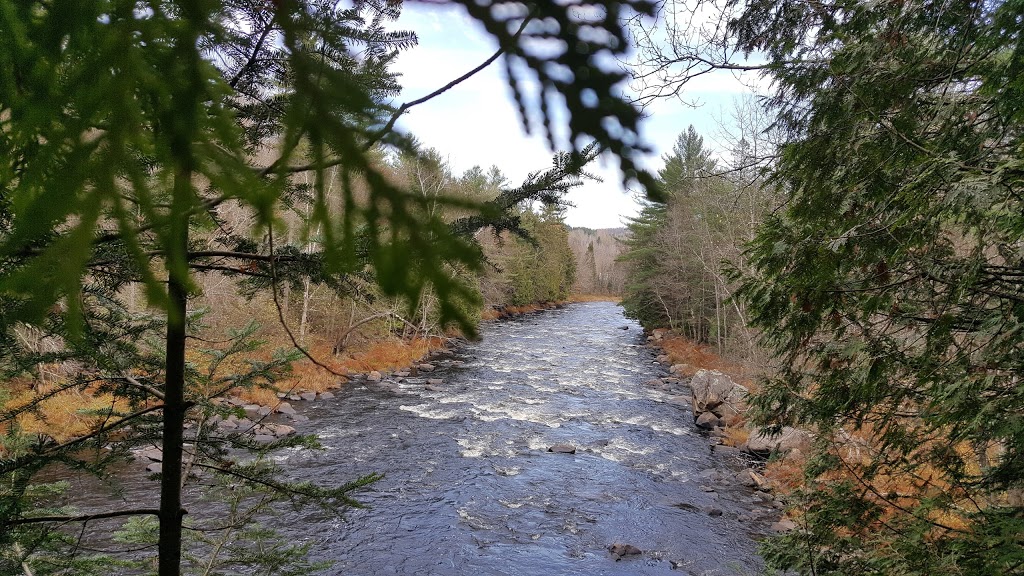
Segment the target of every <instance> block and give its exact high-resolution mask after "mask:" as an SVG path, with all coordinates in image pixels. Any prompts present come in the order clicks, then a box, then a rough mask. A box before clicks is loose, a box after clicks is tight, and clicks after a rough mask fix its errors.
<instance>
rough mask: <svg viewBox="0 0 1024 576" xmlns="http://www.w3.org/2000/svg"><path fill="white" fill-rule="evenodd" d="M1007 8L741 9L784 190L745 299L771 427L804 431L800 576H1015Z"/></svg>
mask: <svg viewBox="0 0 1024 576" xmlns="http://www.w3.org/2000/svg"><path fill="white" fill-rule="evenodd" d="M1022 8H1024V6H1022V4H1021V3H1020V2H1014V1H1008V2H981V1H977V2H953V3H951V2H924V1H917V0H911V1H900V2H883V3H862V2H833V3H826V4H820V3H814V2H799V1H783V2H776V1H771V2H768V1H753V2H750V3H748V4H747V5H746V6H745V7H744V8H743V10H742V14H740V15H739V16H738V17H737V18H735V19H734V20H733V21H732V23H731V24H730V30H731V32H732V33H733V34H734V38H735V40H736V41H737V42H738V45H739V46H740V47H741V48H742V49H743V50H745V51H747V52H748V53H749V52H758V53H759V54H764V55H765V56H766V57H767V58H768V64H767V69H768V70H770V72H771V74H772V76H773V77H774V79H775V82H776V84H775V88H776V89H775V92H774V94H773V95H772V97H771V100H770V106H771V108H772V109H773V111H774V112H775V113H777V118H778V127H779V128H780V129H781V130H782V131H783V132H782V133H783V134H784V136H785V143H784V146H783V147H782V149H781V152H782V154H781V158H780V160H779V163H778V165H777V167H776V169H775V170H774V171H773V176H774V181H775V183H776V184H777V185H778V186H779V187H780V188H781V189H782V190H783V191H784V192H785V193H786V194H787V195H788V198H789V200H788V203H787V204H786V207H785V210H784V211H782V212H780V213H779V214H777V215H776V216H775V217H772V218H770V219H769V220H768V222H767V223H766V224H765V225H764V226H763V228H762V229H761V231H760V233H759V234H758V236H757V238H756V239H755V240H754V242H753V243H752V244H751V245H750V247H749V250H748V253H747V255H748V258H749V262H750V264H751V265H752V266H753V267H754V269H755V270H756V271H755V272H754V273H753V274H750V275H747V276H746V277H745V279H744V280H743V287H742V290H741V296H742V298H743V299H744V300H745V301H746V302H747V303H748V304H749V308H750V310H751V312H752V320H753V323H754V324H755V325H756V326H757V327H758V328H759V329H760V330H761V331H762V332H763V334H764V343H765V344H766V345H767V346H768V347H769V348H770V349H771V351H773V352H774V353H776V354H777V355H778V358H779V360H780V361H779V372H778V374H777V376H775V377H774V378H772V379H771V380H769V381H768V382H766V383H765V385H764V388H763V390H762V391H761V393H760V394H759V395H758V396H757V398H756V403H757V405H758V408H759V410H760V413H761V418H762V420H763V421H765V422H769V423H772V424H775V425H784V424H787V425H788V424H796V425H801V426H806V427H810V428H812V429H813V430H814V431H815V432H816V434H817V435H818V440H817V444H816V451H815V455H814V458H812V459H811V461H810V463H809V464H808V467H807V469H806V478H807V485H806V488H805V489H804V490H802V492H801V494H800V499H799V500H798V503H797V512H798V514H799V523H800V524H801V527H802V528H801V529H800V530H798V531H796V532H794V533H792V534H790V535H788V536H786V537H785V538H783V539H781V540H780V541H776V542H772V543H770V544H769V545H768V546H767V549H766V551H767V558H768V560H769V561H770V563H771V564H772V565H774V566H776V567H779V568H790V569H796V570H799V571H800V572H801V573H804V574H817V575H823V574H979V575H981V574H991V575H996V574H1021V573H1024V542H1022V541H1021V534H1024V508H1022V501H1021V493H1022V489H1024V455H1022V449H1024V425H1022V422H1021V414H1024V387H1022V386H1021V382H1020V377H1021V371H1022V368H1024V365H1022V363H1021V361H1022V350H1024V339H1022V337H1021V327H1022V326H1024V289H1022V288H1024V283H1022V278H1024V252H1022V245H1021V235H1022V231H1024V199H1022V197H1021V191H1022V189H1024V187H1022V185H1024V181H1022V178H1024V172H1022V170H1021V167H1022V164H1021V157H1022V156H1021V152H1022V150H1024V130H1022V127H1024V125H1022V118H1024V116H1022V104H1024V99H1022V98H1021V95H1022V82H1024V75H1022V74H1021V71H1022V65H1024V50H1022V44H1021V43H1022V40H1024V38H1022V35H1021V21H1022V17H1024V16H1022V15H1024V10H1022Z"/></svg>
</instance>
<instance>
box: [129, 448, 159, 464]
mask: <svg viewBox="0 0 1024 576" xmlns="http://www.w3.org/2000/svg"><path fill="white" fill-rule="evenodd" d="M136 456H137V457H138V459H139V460H142V461H147V460H148V461H150V462H162V461H163V459H164V452H163V450H161V449H159V448H146V449H145V450H143V451H141V452H138V453H136Z"/></svg>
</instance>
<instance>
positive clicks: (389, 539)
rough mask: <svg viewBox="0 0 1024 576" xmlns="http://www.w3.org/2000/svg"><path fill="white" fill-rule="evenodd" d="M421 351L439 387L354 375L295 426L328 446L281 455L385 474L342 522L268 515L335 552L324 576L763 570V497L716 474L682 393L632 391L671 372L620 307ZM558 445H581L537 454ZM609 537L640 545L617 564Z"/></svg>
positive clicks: (491, 331)
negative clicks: (431, 358)
mask: <svg viewBox="0 0 1024 576" xmlns="http://www.w3.org/2000/svg"><path fill="white" fill-rule="evenodd" d="M623 327H628V329H623ZM434 363H435V364H436V365H437V370H435V371H434V372H433V373H431V374H429V377H430V378H443V379H444V383H443V384H442V385H440V386H430V388H432V389H433V390H431V389H428V388H427V387H425V386H424V384H425V382H424V379H423V378H404V379H403V378H391V379H389V378H387V377H385V380H384V381H383V382H380V383H371V382H362V381H358V380H357V381H353V382H351V383H350V384H348V385H346V387H344V388H343V389H342V390H341V393H340V394H338V396H337V397H336V398H334V399H330V400H323V401H316V402H313V403H311V404H309V405H307V407H306V408H305V409H304V411H303V413H304V414H305V415H307V416H309V418H310V420H309V422H305V423H303V424H301V427H302V429H300V432H303V433H315V434H317V435H318V436H319V438H320V441H321V442H322V443H323V445H324V446H325V447H326V450H323V451H300V450H294V451H289V452H287V453H285V454H282V455H281V456H280V457H279V458H280V460H281V464H282V465H283V467H284V468H285V469H286V470H290V471H291V473H293V474H295V475H296V476H297V477H301V478H303V479H309V480H313V481H327V482H338V483H341V482H345V481H349V480H352V479H354V478H356V477H357V476H360V475H363V474H368V473H371V472H382V473H384V474H385V478H384V479H383V480H380V481H378V482H377V483H375V484H373V485H372V486H371V487H370V488H369V489H368V490H366V491H365V492H362V493H360V494H359V495H358V496H357V499H358V500H360V501H361V502H363V503H365V504H366V505H368V508H366V509H359V510H352V511H349V512H347V513H346V516H345V519H344V520H337V519H332V518H328V517H325V516H323V515H322V513H321V512H315V511H306V512H304V513H301V512H300V513H295V512H291V511H289V512H287V513H286V514H288V516H286V517H285V518H283V519H282V520H285V521H284V522H280V523H279V524H278V527H279V528H280V526H284V528H281V529H282V530H284V531H286V532H287V533H288V535H289V536H291V537H293V538H294V539H296V540H301V541H308V542H312V543H313V547H312V550H313V552H312V554H313V556H314V557H316V558H318V559H325V560H331V561H333V562H334V565H333V567H332V568H331V569H330V570H328V571H327V572H326V573H327V574H367V575H378V574H381V575H383V574H406V575H414V574H415V575H432V574H507V575H524V576H525V575H531V576H532V575H569V574H579V575H597V574H623V575H625V574H629V575H635V574H671V573H674V574H678V573H680V572H678V571H676V572H674V570H679V571H681V572H682V573H684V574H686V573H690V574H700V575H705V574H706V575H711V574H753V573H756V572H757V571H758V569H759V568H760V566H761V562H760V561H759V559H758V557H757V555H756V543H755V538H757V537H758V536H759V534H760V531H761V530H763V526H762V525H764V524H767V523H770V522H771V521H772V520H767V521H766V520H761V521H757V522H756V525H755V523H754V522H755V521H752V520H751V517H752V516H753V515H757V514H758V512H760V513H761V514H762V515H764V514H766V513H767V510H766V508H767V505H764V504H760V502H761V501H762V500H765V499H764V498H759V497H758V495H755V494H754V493H753V492H752V491H751V490H750V489H748V488H742V487H738V486H722V485H717V484H716V483H715V482H714V481H713V477H714V476H715V475H717V474H721V475H728V476H730V477H731V475H732V472H734V471H735V469H736V468H730V466H733V467H734V466H737V465H738V464H737V463H735V462H733V463H730V462H729V460H735V457H734V456H729V457H724V456H721V455H718V456H716V455H715V454H714V453H713V452H712V451H711V449H710V443H709V440H708V439H707V438H706V437H703V436H701V435H700V434H699V433H698V432H697V431H696V429H695V428H694V426H693V416H692V414H691V413H690V410H689V408H688V407H687V405H686V404H685V403H681V402H679V398H678V396H673V395H670V394H667V393H665V392H663V391H659V390H656V389H655V388H652V387H648V386H645V382H647V381H649V380H650V379H652V378H655V377H659V376H665V375H666V374H665V372H664V369H663V368H662V367H661V366H660V365H658V364H656V363H655V362H654V352H653V351H652V350H651V349H649V348H647V347H645V346H644V345H643V336H642V333H641V330H640V327H639V325H637V324H636V323H634V322H632V321H630V320H627V319H625V318H624V317H623V316H622V312H621V309H620V308H619V307H618V306H617V305H615V304H610V303H589V304H575V305H571V306H568V307H566V308H563V309H559V310H554V311H548V312H544V313H541V314H536V315H531V316H528V317H522V318H519V319H514V320H509V321H504V322H499V323H493V324H489V325H487V326H485V327H484V328H483V340H481V341H480V342H476V343H471V344H468V345H465V346H462V347H460V348H459V349H458V350H457V351H456V352H454V353H452V354H451V355H449V356H447V357H442V358H441V359H439V360H436V361H435V362H434ZM557 444H570V445H573V446H575V447H576V448H577V451H576V453H575V454H563V453H550V452H548V451H547V450H548V448H549V447H550V446H552V445H557ZM710 490H714V491H710ZM719 511H720V512H719ZM709 512H711V514H715V515H711V514H709ZM719 514H720V515H719ZM777 516H778V515H777V514H776V519H777ZM615 543H620V544H632V545H634V546H636V547H638V548H639V549H641V550H642V551H643V553H642V554H641V555H638V556H637V555H634V556H625V557H623V558H622V559H621V560H619V561H617V560H616V557H615V556H613V555H612V554H611V553H609V551H608V549H607V548H608V546H609V545H612V544H615Z"/></svg>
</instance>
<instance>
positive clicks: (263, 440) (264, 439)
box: [252, 434, 277, 445]
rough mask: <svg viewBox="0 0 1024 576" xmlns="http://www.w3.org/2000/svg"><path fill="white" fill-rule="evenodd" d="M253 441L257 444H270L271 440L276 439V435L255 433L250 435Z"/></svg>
mask: <svg viewBox="0 0 1024 576" xmlns="http://www.w3.org/2000/svg"><path fill="white" fill-rule="evenodd" d="M252 439H253V441H254V442H256V443H257V444H264V445H265V444H270V443H271V442H275V441H277V437H276V436H274V435H273V434H256V435H254V436H253V437H252Z"/></svg>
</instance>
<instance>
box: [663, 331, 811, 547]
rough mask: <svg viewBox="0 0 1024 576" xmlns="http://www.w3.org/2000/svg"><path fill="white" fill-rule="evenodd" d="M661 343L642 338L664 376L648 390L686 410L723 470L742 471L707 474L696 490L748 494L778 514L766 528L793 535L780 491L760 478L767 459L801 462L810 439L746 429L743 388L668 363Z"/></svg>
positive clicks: (720, 375) (786, 431)
mask: <svg viewBox="0 0 1024 576" xmlns="http://www.w3.org/2000/svg"><path fill="white" fill-rule="evenodd" d="M664 339H665V336H664V332H661V331H658V332H655V333H653V334H651V335H649V336H648V337H647V344H648V346H651V347H654V348H656V349H657V350H658V351H659V352H660V353H659V354H658V356H657V359H656V362H658V363H659V364H661V365H662V366H663V367H664V369H665V370H666V371H667V372H668V374H667V375H666V376H664V377H661V378H657V379H653V380H650V381H649V382H648V383H647V385H648V386H650V387H653V388H656V389H658V390H661V391H663V392H665V393H667V394H669V395H671V400H669V401H670V402H672V403H677V404H679V405H685V406H687V407H688V408H690V411H691V413H692V416H693V425H694V426H695V427H696V428H698V429H699V430H701V431H702V432H703V433H704V434H706V436H707V438H708V445H709V449H710V450H711V452H712V453H713V454H715V455H716V456H718V457H720V458H721V460H722V461H723V464H724V465H725V466H729V467H733V468H735V467H737V466H739V467H740V468H741V469H739V470H738V471H736V472H735V473H731V474H729V473H725V474H723V473H721V471H715V470H709V471H707V472H706V478H707V480H708V483H707V485H702V486H701V489H702V490H709V491H711V490H716V489H718V487H721V486H729V485H733V486H735V485H739V486H744V487H747V488H750V489H751V490H752V491H754V492H755V495H756V499H757V500H758V501H760V502H766V503H769V504H771V506H772V508H774V509H775V510H776V511H777V513H776V514H775V515H773V517H774V518H775V521H774V522H773V523H772V524H771V527H770V530H771V531H772V532H776V533H778V532H787V531H789V530H793V529H795V528H796V523H795V522H793V521H792V520H791V519H789V518H787V517H786V516H785V515H784V514H783V511H784V510H785V508H786V502H785V490H782V486H780V485H779V484H778V483H777V482H775V481H773V480H772V479H771V478H770V477H766V476H765V475H764V473H763V470H764V464H765V462H766V461H767V460H768V459H769V458H779V459H784V460H786V459H792V460H796V459H799V458H801V457H802V454H803V452H804V451H806V448H807V446H808V444H809V443H810V441H811V435H810V434H809V433H808V432H805V431H803V430H797V429H795V428H790V427H785V428H783V430H782V432H781V434H778V435H772V434H768V433H767V432H766V431H764V430H761V429H758V428H754V427H751V426H750V425H748V424H747V423H746V419H745V413H746V411H747V405H746V398H747V395H748V394H749V390H748V389H747V387H746V386H743V385H742V384H739V383H738V382H736V381H735V380H734V379H733V377H732V376H730V375H729V374H726V373H724V372H722V371H719V370H709V369H703V368H695V367H693V366H692V365H689V364H685V363H673V362H672V357H671V355H669V354H667V353H665V351H664V350H663V348H662V346H661V344H662V342H663V341H664ZM750 519H751V520H753V519H756V518H753V517H752V518H750Z"/></svg>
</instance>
